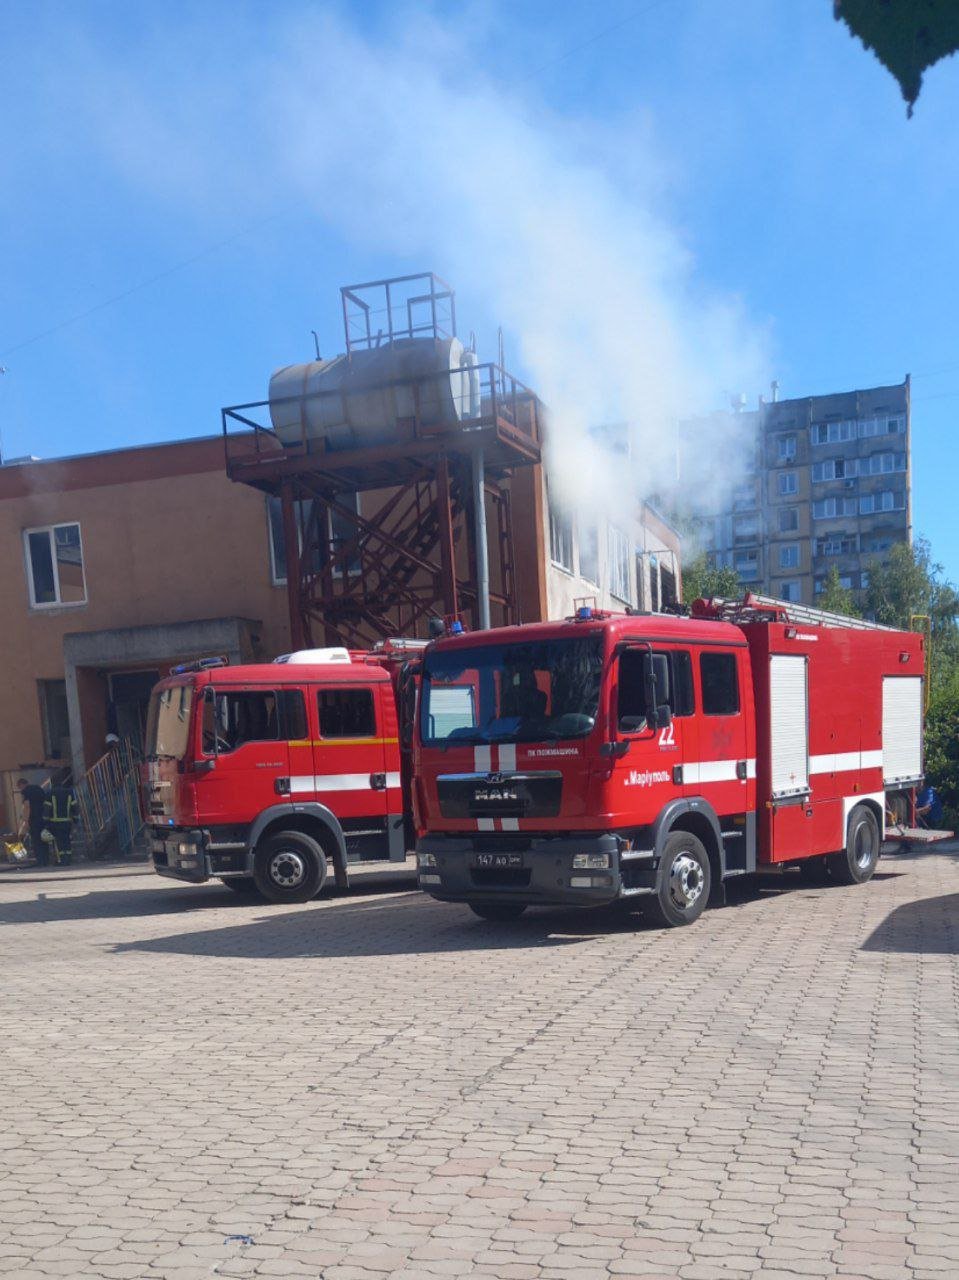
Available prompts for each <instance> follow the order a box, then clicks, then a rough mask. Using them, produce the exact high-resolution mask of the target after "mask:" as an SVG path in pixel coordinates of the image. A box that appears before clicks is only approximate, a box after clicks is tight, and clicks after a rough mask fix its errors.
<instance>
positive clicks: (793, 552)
mask: <svg viewBox="0 0 959 1280" xmlns="http://www.w3.org/2000/svg"><path fill="white" fill-rule="evenodd" d="M799 561H800V553H799V543H798V542H783V543H780V545H779V567H780V569H798V568H799Z"/></svg>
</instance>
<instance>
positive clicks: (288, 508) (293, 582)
mask: <svg viewBox="0 0 959 1280" xmlns="http://www.w3.org/2000/svg"><path fill="white" fill-rule="evenodd" d="M280 501H281V503H282V508H283V542H284V546H285V549H286V602H287V608H288V609H289V613H290V648H291V649H292V650H293V651H294V652H295V651H296V650H297V649H305V648H306V640H307V637H306V628H305V626H304V621H303V608H302V605H301V602H300V530H299V525H298V524H297V519H296V504H295V499H294V496H293V482H292V480H284V481H283V487H282V489H281V491H280Z"/></svg>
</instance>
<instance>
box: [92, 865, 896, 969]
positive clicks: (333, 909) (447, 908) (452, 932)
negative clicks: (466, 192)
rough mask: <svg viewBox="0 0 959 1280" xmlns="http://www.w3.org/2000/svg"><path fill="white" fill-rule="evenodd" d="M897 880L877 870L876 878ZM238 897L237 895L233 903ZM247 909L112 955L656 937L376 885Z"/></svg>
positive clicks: (619, 918)
mask: <svg viewBox="0 0 959 1280" xmlns="http://www.w3.org/2000/svg"><path fill="white" fill-rule="evenodd" d="M900 874H902V873H901V872H895V871H893V872H880V873H879V874H878V875H877V876H876V877H875V878H876V879H888V878H890V877H893V878H894V877H896V876H897V875H900ZM867 891H868V889H867V888H864V889H857V888H850V889H846V890H845V892H849V893H856V892H867ZM196 892H197V894H200V893H201V892H202V891H201V890H197V891H196ZM842 892H844V889H843V888H842V887H841V886H831V885H823V886H807V885H805V884H804V883H803V882H802V881H801V880H800V879H799V876H798V875H792V874H791V875H785V876H765V877H764V876H757V877H754V878H744V879H743V880H736V881H732V882H731V883H730V885H729V892H728V903H729V906H730V907H733V908H735V907H743V906H747V905H748V904H750V903H753V902H758V901H759V900H760V899H761V898H763V897H768V896H778V895H779V894H782V893H795V894H796V896H797V897H798V898H803V899H805V898H807V897H818V896H819V895H822V894H835V893H842ZM243 901H244V900H243V899H238V900H237V905H240V904H241V903H242V902H243ZM197 905H203V904H202V903H198V904H197ZM207 905H210V904H209V902H208V901H207ZM217 905H218V906H222V905H223V904H222V903H220V902H218V903H217ZM247 905H248V906H249V907H252V908H253V911H247V912H245V913H242V914H240V915H239V919H238V923H236V924H231V925H228V926H226V927H225V928H219V929H198V930H195V931H191V932H187V933H178V934H173V935H171V936H168V937H164V938H149V939H144V940H142V941H137V942H130V943H120V944H118V945H117V946H116V947H115V948H114V951H115V952H117V953H122V952H126V951H137V952H144V951H146V952H154V953H158V954H172V955H190V956H216V957H223V958H254V959H280V960H289V959H309V958H313V957H316V958H333V957H338V956H387V955H422V954H431V953H437V952H455V951H477V950H484V951H485V950H491V949H500V950H502V949H528V948H530V947H537V946H547V947H566V946H572V945H575V944H576V943H580V942H586V941H589V940H592V939H595V938H602V937H609V936H612V935H615V934H620V933H630V934H640V933H648V932H654V933H655V932H658V930H657V929H656V928H655V926H651V925H649V924H648V923H647V922H646V921H645V920H644V919H643V918H642V916H641V915H640V914H639V913H638V912H637V911H634V910H628V909H626V908H625V907H622V906H612V907H605V908H597V909H594V910H584V909H566V910H560V909H552V908H551V909H546V908H542V909H532V910H530V911H528V912H527V914H526V915H524V916H523V917H521V918H520V919H519V920H516V921H513V922H510V923H508V924H493V923H490V922H487V921H483V920H479V919H477V918H476V917H475V916H474V915H473V914H472V913H471V912H470V911H469V908H467V907H465V906H459V905H453V904H444V903H437V902H434V901H433V900H432V899H430V898H428V897H426V896H425V895H423V894H421V893H420V892H419V891H417V890H414V891H412V892H402V891H401V892H396V891H394V892H393V893H391V894H390V895H389V896H384V894H383V886H382V885H370V887H369V890H368V892H367V893H366V894H361V893H358V892H357V891H355V890H354V891H352V892H351V893H350V895H349V896H348V897H342V898H338V899H333V900H331V901H330V902H328V903H327V905H326V906H325V907H319V906H318V905H317V906H307V907H304V908H303V909H302V910H299V911H290V910H282V909H277V908H271V907H269V906H267V905H265V904H264V903H262V902H259V901H256V900H253V901H250V900H247Z"/></svg>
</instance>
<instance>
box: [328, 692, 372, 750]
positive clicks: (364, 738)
mask: <svg viewBox="0 0 959 1280" xmlns="http://www.w3.org/2000/svg"><path fill="white" fill-rule="evenodd" d="M328 694H336V695H340V694H361V695H364V696H365V697H366V698H368V699H369V706H370V716H371V722H372V726H373V731H372V733H342V734H330V733H324V732H323V708H322V706H321V705H320V701H321V699H322V698H323V697H324V696H325V695H328ZM376 702H377V700H376V694H375V692H374V686H373V685H368V684H346V685H339V684H326V685H320V686H319V687H318V688H317V690H316V732H317V742H318V744H319V745H320V746H322V745H323V744H324V743H327V742H330V743H333V742H336V743H344V742H357V743H360V742H375V741H376V739H377V738H378V737H379V728H378V724H379V721H378V715H377V705H376Z"/></svg>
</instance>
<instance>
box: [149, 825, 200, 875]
mask: <svg viewBox="0 0 959 1280" xmlns="http://www.w3.org/2000/svg"><path fill="white" fill-rule="evenodd" d="M150 846H151V849H150V851H151V854H152V856H153V870H154V871H155V872H156V873H157V874H158V875H161V876H169V877H170V878H171V879H173V880H187V881H189V882H190V883H191V884H203V883H204V882H205V881H207V880H209V879H210V878H211V876H212V871H211V869H210V866H209V857H208V855H207V852H206V835H205V833H204V832H203V831H200V830H198V829H196V828H193V827H191V828H179V829H172V828H171V829H169V830H168V829H166V828H164V827H159V828H158V827H154V828H153V831H152V836H151V840H150Z"/></svg>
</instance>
